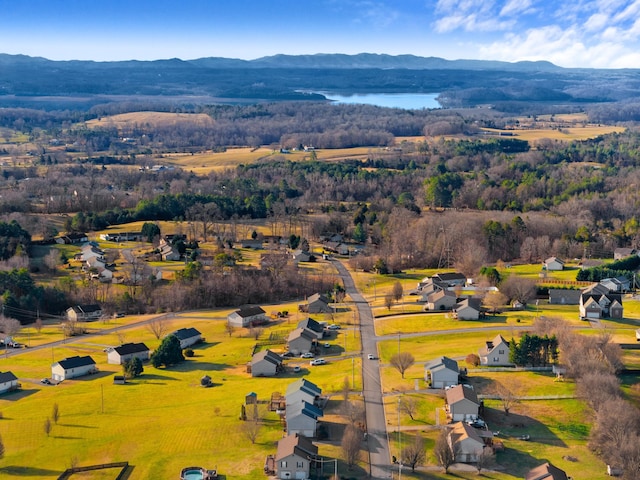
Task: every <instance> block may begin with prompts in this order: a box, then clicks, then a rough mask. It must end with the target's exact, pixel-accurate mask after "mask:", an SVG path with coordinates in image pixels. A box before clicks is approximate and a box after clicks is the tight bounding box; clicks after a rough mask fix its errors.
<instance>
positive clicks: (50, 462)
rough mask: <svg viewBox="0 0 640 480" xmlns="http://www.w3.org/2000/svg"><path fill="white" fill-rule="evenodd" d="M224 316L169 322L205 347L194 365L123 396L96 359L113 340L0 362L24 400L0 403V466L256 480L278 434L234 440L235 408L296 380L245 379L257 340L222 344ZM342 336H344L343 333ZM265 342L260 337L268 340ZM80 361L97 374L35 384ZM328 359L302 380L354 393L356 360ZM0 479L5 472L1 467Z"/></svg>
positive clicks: (146, 379) (38, 472) (157, 373)
mask: <svg viewBox="0 0 640 480" xmlns="http://www.w3.org/2000/svg"><path fill="white" fill-rule="evenodd" d="M229 311H230V310H221V311H217V312H209V313H200V312H198V313H193V312H192V313H185V314H181V315H177V316H176V317H175V318H174V319H172V320H171V321H170V322H171V325H170V326H171V328H178V327H182V326H185V327H187V326H193V327H195V328H197V329H198V330H200V331H201V332H202V333H203V335H204V336H205V338H206V339H207V342H206V344H204V345H202V346H196V347H195V348H194V350H195V352H196V356H195V357H194V358H192V359H188V360H187V361H186V362H184V364H181V365H178V366H175V367H172V368H170V369H154V368H153V367H151V366H148V365H147V366H145V372H144V374H143V375H142V376H141V377H140V378H139V379H135V380H133V381H131V382H130V383H129V384H128V385H124V386H122V385H113V384H112V378H111V376H112V374H114V373H119V372H120V367H119V366H117V365H108V364H107V363H106V353H104V352H103V351H102V348H103V345H115V344H118V343H119V338H118V336H117V335H116V334H110V335H103V336H100V337H92V338H79V339H77V340H76V342H77V343H73V344H72V343H67V344H65V345H61V346H59V347H55V348H53V349H49V348H44V349H40V350H36V349H32V350H30V351H24V353H23V354H22V355H19V356H16V357H13V358H10V359H1V358H0V363H2V362H4V364H5V365H4V366H2V367H1V368H2V369H3V370H8V369H10V370H11V371H13V372H14V373H15V374H16V375H17V376H18V377H19V378H21V380H22V383H23V391H22V392H18V393H14V394H9V395H5V396H2V397H0V411H1V412H2V414H3V417H4V420H2V421H1V422H0V428H1V429H2V430H1V433H2V437H3V441H4V444H5V447H6V454H5V459H4V465H10V466H15V467H21V470H20V471H21V478H25V479H30V478H33V479H35V478H56V477H57V475H59V473H60V472H61V471H62V470H64V469H65V468H67V467H68V466H69V465H70V463H71V462H72V460H73V459H74V458H75V459H76V460H77V462H78V463H79V464H80V465H86V464H95V463H102V462H109V461H123V460H126V461H129V462H130V463H131V464H132V465H133V466H134V467H135V468H134V471H133V474H132V476H131V477H130V478H131V479H147V478H173V477H175V476H176V475H177V474H178V472H179V471H180V469H181V468H182V467H184V466H188V465H192V464H193V465H201V466H204V467H209V468H212V467H214V466H216V465H217V466H218V469H219V470H220V471H221V472H222V473H224V474H227V475H228V477H229V478H230V477H232V478H239V479H245V478H246V479H253V478H263V472H262V465H263V463H264V456H265V455H266V454H269V453H274V452H275V442H276V441H277V440H278V439H279V438H281V436H282V430H281V426H280V423H279V420H278V419H277V417H276V415H275V414H273V413H271V414H269V415H268V416H267V420H268V421H267V425H266V426H265V427H264V428H263V430H262V432H261V433H260V435H259V437H258V442H257V443H256V445H252V444H251V443H250V441H249V440H247V439H246V438H245V437H244V436H243V433H242V431H241V422H239V421H238V415H239V413H240V405H241V403H242V401H243V399H244V395H245V394H246V393H248V392H251V391H253V392H256V393H257V394H258V398H259V399H260V400H267V399H268V398H269V397H270V395H271V393H272V392H274V391H279V392H282V393H284V391H285V390H286V387H287V385H288V384H289V383H290V382H292V381H294V380H295V379H296V378H299V377H298V376H294V375H291V374H285V376H284V378H283V377H279V378H274V379H271V378H259V379H254V378H251V377H250V375H249V374H247V373H246V363H247V361H249V360H250V355H251V352H252V350H253V346H254V344H255V339H254V338H252V337H251V336H249V335H245V334H244V333H243V332H240V331H239V332H236V333H234V334H233V336H232V337H229V336H228V335H227V333H226V332H225V326H224V324H225V321H224V320H225V319H226V314H227V313H228V312H229ZM293 327H294V325H291V328H293ZM274 328H276V327H274ZM342 334H344V335H347V336H348V337H351V336H352V332H349V331H344V332H342V331H341V332H339V335H342ZM124 335H125V337H126V338H125V341H144V342H145V343H146V344H147V345H148V346H149V347H150V348H152V349H153V348H156V347H157V345H158V343H159V340H157V339H155V337H154V336H153V335H152V334H151V333H150V332H149V331H148V330H147V329H146V328H145V327H143V326H139V327H137V328H132V329H129V330H126V331H125V332H124ZM240 335H242V336H240ZM263 335H264V336H265V337H267V336H268V332H264V334H263ZM338 338H339V337H338ZM87 354H90V355H91V356H92V357H93V358H94V360H96V361H97V363H98V368H99V369H100V373H99V374H96V375H91V376H87V377H84V378H82V379H77V380H69V381H65V382H63V383H62V384H60V385H58V386H44V385H41V384H40V383H38V379H39V378H41V377H43V376H49V373H50V370H49V369H50V364H51V363H52V359H56V360H59V359H60V358H63V357H65V356H70V355H87ZM327 358H328V359H329V360H330V362H331V365H327V366H318V367H305V369H304V370H303V372H304V373H305V376H306V377H307V378H309V379H310V380H311V381H312V382H314V383H316V384H317V385H319V386H320V387H321V388H322V389H323V392H324V393H332V392H339V391H340V390H341V389H342V385H343V383H344V378H345V377H347V378H349V379H351V378H352V376H353V377H355V380H356V385H355V387H356V388H361V383H360V378H359V371H360V366H361V365H360V360H359V358H356V359H355V360H351V359H344V360H336V361H333V358H332V357H331V356H327ZM336 358H337V357H336ZM290 361H292V360H290ZM204 374H208V375H210V376H211V377H212V379H213V382H214V383H215V386H214V387H213V388H209V389H206V388H202V387H200V378H201V377H202V376H203V375H204ZM25 379H31V380H25ZM54 403H57V404H58V405H59V407H60V412H61V419H60V421H59V424H58V425H56V426H54V427H53V430H52V433H51V435H50V436H49V437H47V436H46V435H45V433H44V431H43V425H44V422H45V419H46V418H47V416H49V415H50V412H51V409H52V405H53V404H54ZM45 466H46V467H45ZM1 471H4V472H5V473H7V472H9V470H3V469H2V467H0V472H1Z"/></svg>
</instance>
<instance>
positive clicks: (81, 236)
mask: <svg viewBox="0 0 640 480" xmlns="http://www.w3.org/2000/svg"><path fill="white" fill-rule="evenodd" d="M88 241H89V237H88V236H87V234H86V233H80V232H72V233H67V234H66V235H61V236H60V237H58V238H56V243H57V244H60V245H65V244H66V245H69V244H73V243H83V242H88Z"/></svg>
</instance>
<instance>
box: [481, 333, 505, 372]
mask: <svg viewBox="0 0 640 480" xmlns="http://www.w3.org/2000/svg"><path fill="white" fill-rule="evenodd" d="M478 356H479V357H480V364H481V365H486V366H488V367H498V366H509V365H513V364H512V363H511V362H509V342H508V341H506V340H505V339H504V337H503V336H502V335H497V336H496V337H495V338H494V339H493V340H489V341H487V343H486V345H485V346H484V347H482V348H481V349H480V350H479V351H478Z"/></svg>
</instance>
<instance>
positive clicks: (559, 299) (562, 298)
mask: <svg viewBox="0 0 640 480" xmlns="http://www.w3.org/2000/svg"><path fill="white" fill-rule="evenodd" d="M581 295H582V292H581V291H580V290H568V289H564V288H550V289H549V304H550V305H580V296H581Z"/></svg>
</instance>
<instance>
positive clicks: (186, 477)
mask: <svg viewBox="0 0 640 480" xmlns="http://www.w3.org/2000/svg"><path fill="white" fill-rule="evenodd" d="M182 478H183V480H202V479H203V478H204V475H202V472H201V471H200V470H188V471H186V472H184V474H183V475H182Z"/></svg>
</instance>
